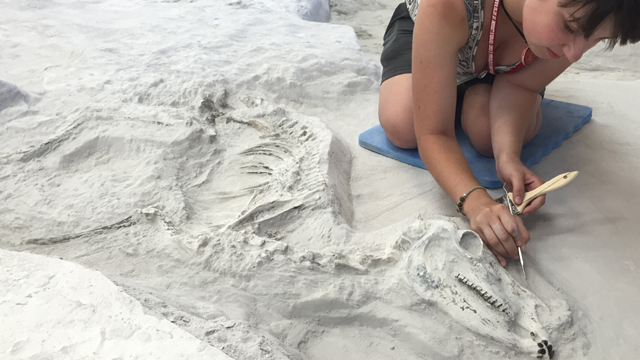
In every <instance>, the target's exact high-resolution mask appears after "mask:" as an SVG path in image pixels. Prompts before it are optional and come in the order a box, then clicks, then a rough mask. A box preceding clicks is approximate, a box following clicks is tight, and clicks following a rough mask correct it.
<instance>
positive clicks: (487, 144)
mask: <svg viewBox="0 0 640 360" xmlns="http://www.w3.org/2000/svg"><path fill="white" fill-rule="evenodd" d="M490 94H491V86H490V85H484V84H479V85H474V86H472V87H470V88H469V89H467V91H466V92H465V95H464V102H463V104H462V118H461V120H462V130H463V131H464V132H465V134H467V136H469V139H470V140H471V144H473V147H474V148H475V149H476V150H477V151H478V152H479V153H480V154H482V155H484V156H487V157H493V147H492V146H491V126H490V122H489V96H490ZM540 101H542V96H540V95H538V99H537V102H536V106H535V107H534V109H535V110H534V112H532V114H531V116H530V118H529V119H527V120H526V121H528V123H529V125H528V126H527V130H526V132H525V135H524V139H523V144H526V143H527V142H529V141H530V140H531V139H532V138H533V137H534V136H535V135H536V134H537V133H538V130H540V124H541V123H542V111H541V109H540Z"/></svg>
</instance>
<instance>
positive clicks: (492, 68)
mask: <svg viewBox="0 0 640 360" xmlns="http://www.w3.org/2000/svg"><path fill="white" fill-rule="evenodd" d="M499 9H500V0H494V1H493V9H492V10H491V24H490V25H489V47H488V49H487V62H488V66H489V73H491V74H493V75H495V74H496V65H495V57H494V53H495V43H496V30H497V29H498V10H499ZM535 59H536V55H535V54H534V53H533V51H531V49H530V48H529V47H528V46H527V48H526V49H524V51H523V52H522V55H521V56H520V63H518V65H516V67H514V68H513V69H511V70H510V71H508V72H507V74H511V73H514V72H516V71H518V70H520V69H522V68H523V67H524V66H529V65H531V64H532V63H533V61H534V60H535Z"/></svg>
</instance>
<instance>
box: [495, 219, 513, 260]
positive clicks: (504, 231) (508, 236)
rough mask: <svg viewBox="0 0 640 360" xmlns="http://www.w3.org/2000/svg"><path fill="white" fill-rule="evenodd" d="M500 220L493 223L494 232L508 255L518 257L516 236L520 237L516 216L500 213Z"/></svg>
mask: <svg viewBox="0 0 640 360" xmlns="http://www.w3.org/2000/svg"><path fill="white" fill-rule="evenodd" d="M498 220H499V222H496V223H493V224H491V228H492V229H493V232H494V233H495V234H496V236H497V237H498V239H500V243H502V247H503V248H504V249H505V250H506V251H507V256H509V257H511V258H513V259H517V258H518V248H517V246H520V245H516V240H515V239H516V238H519V229H518V224H517V223H516V218H515V217H514V216H512V215H511V214H505V213H502V214H500V217H499V219H498Z"/></svg>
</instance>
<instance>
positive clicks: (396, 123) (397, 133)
mask: <svg viewBox="0 0 640 360" xmlns="http://www.w3.org/2000/svg"><path fill="white" fill-rule="evenodd" d="M380 125H382V128H383V129H384V132H385V134H387V138H388V139H389V141H391V143H393V145H395V146H397V147H399V148H403V149H415V148H416V147H417V146H418V143H417V141H416V134H415V129H414V127H413V118H406V115H405V116H404V117H402V118H399V117H397V116H396V117H395V118H386V119H384V120H383V119H382V117H381V118H380Z"/></svg>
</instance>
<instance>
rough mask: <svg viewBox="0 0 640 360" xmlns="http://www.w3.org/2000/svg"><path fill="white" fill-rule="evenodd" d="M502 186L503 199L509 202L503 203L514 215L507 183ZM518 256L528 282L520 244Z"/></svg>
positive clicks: (525, 279) (515, 212)
mask: <svg viewBox="0 0 640 360" xmlns="http://www.w3.org/2000/svg"><path fill="white" fill-rule="evenodd" d="M502 188H503V189H504V193H505V199H508V200H507V201H508V202H509V204H508V205H507V204H505V206H506V207H508V208H509V212H510V213H511V216H514V217H515V216H516V215H518V213H517V209H516V210H514V208H515V206H512V204H513V202H512V201H511V200H510V198H509V191H507V184H506V183H505V184H503V185H502ZM514 205H515V204H514ZM518 258H520V267H521V268H522V276H523V277H524V281H525V282H526V283H527V284H528V283H529V281H528V280H527V273H526V272H525V271H524V259H523V258H522V250H521V249H520V246H518Z"/></svg>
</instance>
